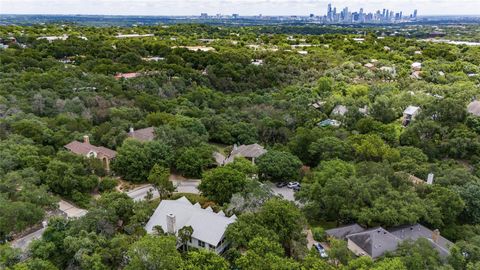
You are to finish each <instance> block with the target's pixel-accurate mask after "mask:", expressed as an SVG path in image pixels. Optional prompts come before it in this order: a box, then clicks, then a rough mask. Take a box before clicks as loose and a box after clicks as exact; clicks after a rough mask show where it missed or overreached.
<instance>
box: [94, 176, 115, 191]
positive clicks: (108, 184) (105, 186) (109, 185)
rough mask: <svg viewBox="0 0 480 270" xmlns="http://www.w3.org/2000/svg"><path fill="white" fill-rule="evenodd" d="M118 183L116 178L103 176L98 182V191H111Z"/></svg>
mask: <svg viewBox="0 0 480 270" xmlns="http://www.w3.org/2000/svg"><path fill="white" fill-rule="evenodd" d="M117 184H118V181H117V179H115V178H111V177H105V178H103V179H102V181H100V183H99V184H98V190H99V191H100V192H105V191H112V190H113V189H114V188H115V187H116V186H117Z"/></svg>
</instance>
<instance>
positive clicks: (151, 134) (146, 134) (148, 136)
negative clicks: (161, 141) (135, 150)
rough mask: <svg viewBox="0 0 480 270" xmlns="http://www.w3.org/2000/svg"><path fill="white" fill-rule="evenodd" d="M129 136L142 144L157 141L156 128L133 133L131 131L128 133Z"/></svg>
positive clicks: (138, 130)
mask: <svg viewBox="0 0 480 270" xmlns="http://www.w3.org/2000/svg"><path fill="white" fill-rule="evenodd" d="M128 136H129V137H130V138H133V139H136V140H139V141H142V142H148V141H153V139H155V128H154V127H148V128H142V129H137V130H133V132H132V131H130V132H129V133H128Z"/></svg>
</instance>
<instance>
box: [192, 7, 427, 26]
mask: <svg viewBox="0 0 480 270" xmlns="http://www.w3.org/2000/svg"><path fill="white" fill-rule="evenodd" d="M417 15H418V12H417V10H416V9H415V10H414V11H413V12H412V13H411V14H408V15H407V14H405V13H403V11H398V12H397V11H394V10H389V9H386V8H383V9H382V10H380V9H379V10H377V11H375V12H365V11H364V10H363V8H360V10H358V11H351V10H350V9H349V7H344V8H343V9H342V10H340V9H337V7H334V6H332V4H328V7H327V12H326V14H324V15H316V14H314V13H311V14H310V15H309V16H280V17H277V16H262V14H259V15H258V16H253V17H254V18H256V19H259V20H262V19H263V20H271V19H278V18H284V19H294V20H295V19H297V20H308V21H315V22H320V23H326V24H328V23H398V22H412V21H416V20H417ZM200 18H201V19H239V18H252V16H245V17H243V16H240V14H232V15H223V14H216V15H213V16H212V15H209V14H208V13H202V14H200Z"/></svg>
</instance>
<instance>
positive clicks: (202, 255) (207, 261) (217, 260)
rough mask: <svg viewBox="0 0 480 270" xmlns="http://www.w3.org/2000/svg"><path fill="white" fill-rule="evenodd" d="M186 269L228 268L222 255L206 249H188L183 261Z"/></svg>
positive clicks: (210, 269) (223, 269)
mask: <svg viewBox="0 0 480 270" xmlns="http://www.w3.org/2000/svg"><path fill="white" fill-rule="evenodd" d="M184 269H186V270H228V269H230V268H229V264H228V262H227V260H225V259H224V258H223V257H222V256H220V255H217V254H216V253H214V252H211V251H208V250H206V249H199V250H197V251H190V252H188V254H187V259H186V262H185V267H184Z"/></svg>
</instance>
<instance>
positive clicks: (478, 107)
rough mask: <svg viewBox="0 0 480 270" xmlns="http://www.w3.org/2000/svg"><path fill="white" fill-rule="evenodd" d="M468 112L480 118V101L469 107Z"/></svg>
mask: <svg viewBox="0 0 480 270" xmlns="http://www.w3.org/2000/svg"><path fill="white" fill-rule="evenodd" d="M467 111H468V112H469V113H471V114H473V115H476V116H480V101H478V100H474V101H472V102H470V104H468V106H467Z"/></svg>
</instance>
